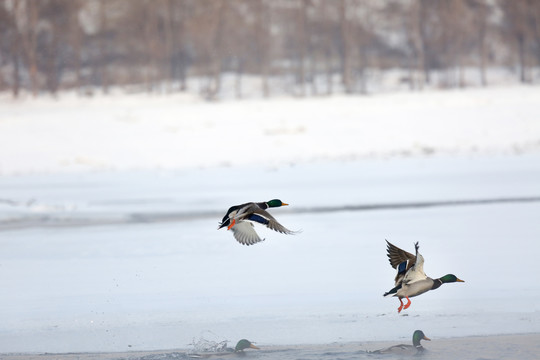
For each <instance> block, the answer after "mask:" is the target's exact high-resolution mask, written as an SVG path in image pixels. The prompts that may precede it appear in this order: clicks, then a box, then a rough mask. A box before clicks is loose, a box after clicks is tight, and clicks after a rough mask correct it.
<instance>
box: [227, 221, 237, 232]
mask: <svg viewBox="0 0 540 360" xmlns="http://www.w3.org/2000/svg"><path fill="white" fill-rule="evenodd" d="M234 224H236V220H235V219H233V220H232V221H231V225H229V226H228V227H227V230H231V228H232V227H233V226H234Z"/></svg>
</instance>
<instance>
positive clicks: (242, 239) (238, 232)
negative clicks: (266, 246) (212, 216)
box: [231, 221, 264, 245]
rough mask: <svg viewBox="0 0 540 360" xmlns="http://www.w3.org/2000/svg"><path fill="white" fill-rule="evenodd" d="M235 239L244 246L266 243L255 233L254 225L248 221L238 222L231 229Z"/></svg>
mask: <svg viewBox="0 0 540 360" xmlns="http://www.w3.org/2000/svg"><path fill="white" fill-rule="evenodd" d="M231 230H232V232H233V236H234V238H235V239H236V240H237V241H238V242H239V243H240V244H242V245H253V244H256V243H258V242H261V241H264V239H261V238H260V236H259V235H258V234H257V232H255V229H254V228H253V224H252V223H250V222H247V221H237V222H236V224H235V225H234V226H233V227H232V228H231Z"/></svg>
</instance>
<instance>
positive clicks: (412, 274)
mask: <svg viewBox="0 0 540 360" xmlns="http://www.w3.org/2000/svg"><path fill="white" fill-rule="evenodd" d="M426 278H427V275H426V273H425V272H424V257H423V256H422V255H421V254H420V253H417V255H416V262H415V264H414V265H413V266H412V267H411V268H410V269H409V270H408V271H407V272H406V273H405V276H404V277H403V283H404V284H410V283H413V282H416V281H420V280H425V279H426Z"/></svg>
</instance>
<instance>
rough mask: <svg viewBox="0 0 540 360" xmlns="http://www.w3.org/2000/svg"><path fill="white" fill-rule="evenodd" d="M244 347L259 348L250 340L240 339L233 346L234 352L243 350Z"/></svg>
mask: <svg viewBox="0 0 540 360" xmlns="http://www.w3.org/2000/svg"><path fill="white" fill-rule="evenodd" d="M245 349H256V350H260V349H259V348H258V347H257V346H255V345H253V343H252V342H251V341H249V340H246V339H242V340H240V341H239V342H238V343H237V344H236V347H235V348H234V352H239V351H244V350H245Z"/></svg>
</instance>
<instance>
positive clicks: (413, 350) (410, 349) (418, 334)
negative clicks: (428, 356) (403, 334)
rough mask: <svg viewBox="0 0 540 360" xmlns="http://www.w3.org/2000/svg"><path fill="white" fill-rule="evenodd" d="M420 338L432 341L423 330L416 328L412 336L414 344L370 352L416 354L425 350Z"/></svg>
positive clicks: (371, 352)
mask: <svg viewBox="0 0 540 360" xmlns="http://www.w3.org/2000/svg"><path fill="white" fill-rule="evenodd" d="M420 340H428V341H431V339H430V338H428V337H427V336H426V335H425V334H424V332H423V331H422V330H416V331H415V332H414V333H413V337H412V343H413V344H412V345H407V344H399V345H394V346H390V347H388V348H385V349H380V350H375V351H370V352H369V353H370V354H400V355H415V354H418V353H420V352H423V351H424V350H425V349H424V347H423V346H422V344H420Z"/></svg>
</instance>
